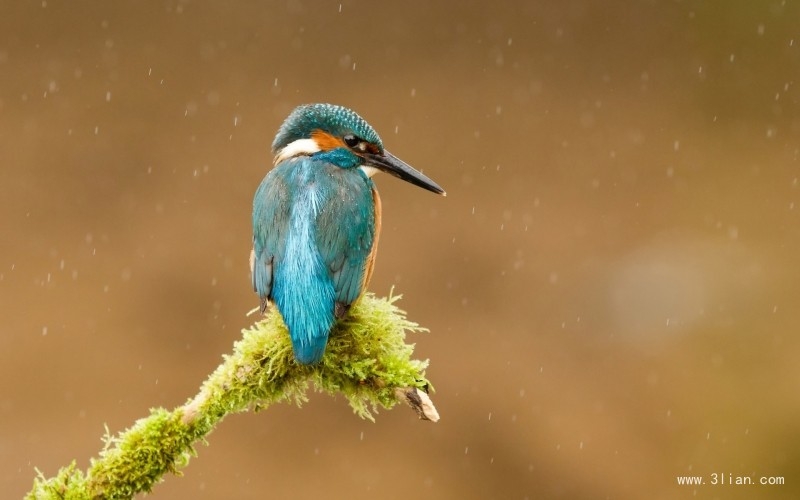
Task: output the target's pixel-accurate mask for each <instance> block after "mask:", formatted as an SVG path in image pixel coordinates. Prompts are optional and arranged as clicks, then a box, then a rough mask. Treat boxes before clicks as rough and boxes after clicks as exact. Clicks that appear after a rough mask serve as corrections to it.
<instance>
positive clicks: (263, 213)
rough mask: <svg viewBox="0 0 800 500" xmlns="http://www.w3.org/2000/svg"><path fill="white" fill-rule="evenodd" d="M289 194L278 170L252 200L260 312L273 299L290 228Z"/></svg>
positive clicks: (252, 266) (252, 268)
mask: <svg viewBox="0 0 800 500" xmlns="http://www.w3.org/2000/svg"><path fill="white" fill-rule="evenodd" d="M289 201H290V200H289V192H288V189H287V185H286V183H285V181H284V179H283V177H282V176H280V175H276V174H275V170H273V171H271V172H270V173H269V174H267V176H266V177H264V180H263V181H262V182H261V185H260V186H259V187H258V190H257V191H256V194H255V198H254V199H253V251H252V253H251V254H250V272H251V275H252V278H253V289H254V290H255V291H256V292H257V293H258V296H259V297H260V298H261V311H262V312H263V311H264V310H265V309H266V307H267V302H268V301H269V300H271V299H272V281H273V272H274V266H273V265H274V263H275V261H276V260H277V261H279V262H280V260H281V259H282V257H283V252H284V249H285V245H286V233H287V230H288V225H289V215H288V214H289V209H288V207H289Z"/></svg>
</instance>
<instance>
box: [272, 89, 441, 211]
mask: <svg viewBox="0 0 800 500" xmlns="http://www.w3.org/2000/svg"><path fill="white" fill-rule="evenodd" d="M272 152H273V154H274V155H275V164H278V163H279V162H281V161H283V160H286V159H289V158H293V157H295V156H313V157H317V158H319V159H323V160H325V161H328V162H329V163H332V164H334V165H336V166H338V167H341V168H361V169H362V170H363V171H364V173H365V174H366V175H367V176H368V177H372V175H374V174H375V173H376V172H377V171H379V170H380V171H383V172H386V173H388V174H391V175H393V176H395V177H398V178H400V179H403V180H404V181H407V182H410V183H411V184H414V185H416V186H419V187H421V188H424V189H427V190H428V191H433V192H434V193H438V194H442V195H443V194H445V192H444V189H442V188H441V187H440V186H439V185H438V184H436V183H435V182H434V181H433V180H431V179H429V178H428V177H427V176H425V175H424V174H422V173H421V172H418V171H417V170H415V169H414V168H413V167H411V166H410V165H408V164H407V163H405V162H404V161H402V160H401V159H399V158H397V157H396V156H394V155H393V154H391V153H390V152H388V151H386V150H385V149H384V148H383V143H382V142H381V138H380V137H379V136H378V133H377V132H375V129H373V128H372V127H371V126H370V125H369V123H367V122H366V121H365V120H364V119H363V118H361V117H360V116H358V115H357V114H356V113H355V111H352V110H350V109H347V108H345V107H342V106H336V105H334V104H305V105H302V106H298V107H297V108H295V109H294V111H292V112H291V113H290V114H289V116H288V117H287V118H286V120H284V122H283V125H281V128H280V129H279V130H278V134H277V135H276V136H275V140H274V141H273V142H272Z"/></svg>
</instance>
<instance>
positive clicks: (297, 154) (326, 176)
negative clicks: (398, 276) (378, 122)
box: [250, 104, 445, 364]
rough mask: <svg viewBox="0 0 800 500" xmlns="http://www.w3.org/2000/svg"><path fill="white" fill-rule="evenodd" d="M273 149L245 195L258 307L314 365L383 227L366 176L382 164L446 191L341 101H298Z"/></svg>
mask: <svg viewBox="0 0 800 500" xmlns="http://www.w3.org/2000/svg"><path fill="white" fill-rule="evenodd" d="M272 153H273V154H274V155H275V156H274V165H275V166H274V168H273V169H272V170H271V171H270V172H269V173H268V174H267V175H266V177H265V178H264V180H263V181H262V182H261V185H260V186H259V187H258V190H257V191H256V194H255V198H254V200H253V250H252V252H251V254H250V271H251V275H252V279H253V288H254V289H255V291H256V292H257V293H258V295H259V297H260V298H261V312H262V313H263V312H264V311H265V310H266V308H267V305H268V304H270V303H272V304H274V305H275V306H276V307H277V308H278V311H280V313H281V316H282V317H283V320H284V323H285V324H286V326H287V328H288V329H289V335H290V337H291V340H292V346H293V349H294V356H295V359H296V360H297V361H298V362H299V363H301V364H313V363H317V362H319V361H320V359H322V355H323V354H324V352H325V346H326V345H327V343H328V334H329V332H330V330H331V328H332V327H333V325H334V323H335V322H336V320H337V319H340V318H342V317H344V316H346V315H347V312H348V310H349V309H350V306H351V305H352V304H353V303H354V302H355V301H357V300H358V299H359V297H361V295H362V294H363V293H364V292H365V291H366V288H367V284H368V283H369V280H370V277H371V276H372V270H373V265H374V263H375V252H376V249H377V244H378V235H379V233H380V227H381V201H380V197H379V196H378V191H377V190H376V189H375V184H374V183H373V182H372V176H373V175H374V174H375V173H376V172H378V171H383V172H387V173H389V174H391V175H393V176H395V177H399V178H400V179H403V180H405V181H408V182H410V183H412V184H414V185H417V186H419V187H422V188H424V189H427V190H428V191H433V192H434V193H438V194H442V195H444V194H445V192H444V190H443V189H442V188H441V187H439V185H438V184H436V183H435V182H434V181H432V180H431V179H429V178H428V177H426V176H425V175H423V174H422V173H420V172H418V171H416V170H414V169H413V168H412V167H411V166H410V165H408V164H406V163H405V162H403V161H402V160H400V159H399V158H397V157H396V156H394V155H392V154H391V153H389V152H388V151H386V150H385V149H384V148H383V143H382V142H381V139H380V137H378V134H377V133H376V132H375V130H374V129H373V128H372V127H371V126H370V125H369V124H368V123H367V122H366V121H364V119H363V118H361V117H360V116H358V115H357V114H356V113H355V112H353V111H351V110H349V109H347V108H344V107H342V106H335V105H332V104H308V105H303V106H299V107H297V108H296V109H295V110H294V111H292V112H291V114H289V116H288V117H287V118H286V120H285V121H284V122H283V125H281V127H280V129H279V130H278V134H277V135H276V136H275V140H274V141H273V143H272Z"/></svg>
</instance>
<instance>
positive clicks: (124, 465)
mask: <svg viewBox="0 0 800 500" xmlns="http://www.w3.org/2000/svg"><path fill="white" fill-rule="evenodd" d="M398 299H399V297H389V298H385V299H381V298H376V297H374V296H373V295H371V294H368V295H366V296H365V297H363V298H362V300H360V301H359V302H358V303H357V304H355V305H354V306H353V309H352V310H351V312H350V315H349V316H348V318H347V319H346V320H344V321H340V322H339V323H338V324H337V325H336V327H335V328H334V329H333V331H332V332H331V336H330V340H329V342H328V347H327V349H326V352H325V356H324V357H323V359H322V362H321V363H319V364H318V365H315V366H303V365H299V364H297V363H296V362H295V361H294V357H293V355H292V346H291V342H290V341H289V335H288V332H287V331H286V327H285V326H284V324H283V320H282V319H281V317H280V314H278V313H277V312H276V311H274V310H273V311H271V312H270V313H268V314H267V315H266V316H265V317H264V318H263V319H262V320H261V321H258V322H257V323H255V324H254V325H253V326H251V327H250V328H247V329H245V330H243V332H242V339H241V340H239V341H238V342H236V343H235V344H234V349H233V352H232V353H231V354H230V355H225V356H223V363H222V364H221V365H220V366H219V367H217V369H216V370H215V371H214V372H213V373H212V374H211V375H210V376H209V378H208V379H207V380H206V381H205V383H204V384H203V385H202V387H201V389H200V393H199V394H198V395H197V396H195V397H194V398H193V399H191V400H189V401H188V402H187V403H186V404H185V405H184V406H181V407H179V408H176V409H174V410H172V411H168V410H165V409H162V408H157V409H153V410H151V412H150V415H149V416H148V417H145V418H143V419H140V420H138V421H137V422H136V423H135V424H134V425H133V427H131V428H129V429H128V430H126V431H123V432H121V433H120V434H118V435H117V436H113V437H112V436H110V435H108V434H107V436H106V439H105V448H104V449H103V450H102V451H101V452H100V454H99V456H98V458H96V459H92V461H91V465H90V467H89V470H88V472H87V473H86V474H84V473H83V472H82V471H81V470H79V469H78V468H77V467H76V465H75V463H74V462H73V463H72V464H70V465H69V466H67V467H64V468H62V469H61V470H60V471H59V472H58V474H57V475H56V476H55V477H52V478H46V477H45V476H44V475H43V474H42V473H41V472H39V475H38V477H37V478H36V479H35V480H34V483H33V489H32V490H31V491H30V492H29V493H28V496H27V498H29V499H68V500H73V499H91V498H109V499H117V498H120V499H121V498H131V497H132V496H133V495H135V494H136V493H139V492H149V491H150V490H151V489H152V488H153V486H154V485H155V484H157V483H158V482H159V481H161V480H162V478H163V476H164V475H165V474H166V473H173V474H180V469H181V468H182V467H185V466H186V465H187V464H188V462H189V459H190V458H191V457H192V456H193V455H194V454H195V450H194V446H195V444H196V443H198V442H203V441H204V439H205V436H207V435H208V433H209V432H211V431H212V430H213V429H214V427H215V426H216V425H217V424H218V423H219V422H220V420H222V419H223V418H224V417H225V416H226V415H229V414H231V413H236V412H241V411H246V410H248V409H253V410H260V409H263V408H266V407H268V406H269V405H271V404H273V403H279V402H290V403H294V404H297V405H301V404H302V403H303V402H305V401H306V400H307V396H306V393H307V390H308V386H309V383H311V384H313V386H314V388H315V389H316V390H317V391H320V392H327V393H329V394H339V393H341V394H343V395H344V396H345V397H346V398H347V400H348V402H349V403H350V406H351V407H352V408H353V411H354V412H355V413H356V414H357V415H359V416H360V417H362V418H367V419H370V420H374V414H375V412H376V411H377V410H378V409H379V408H381V407H382V408H386V409H389V408H392V407H393V406H394V405H395V404H397V402H398V400H397V395H396V390H397V389H399V388H411V387H414V388H418V389H422V390H426V391H427V388H428V387H429V386H430V384H429V382H428V380H427V379H426V378H425V368H426V367H427V365H428V362H427V361H418V360H413V359H411V355H412V353H413V350H414V346H413V344H406V343H405V335H406V332H420V331H425V329H424V328H421V327H419V326H418V325H417V324H416V323H413V322H411V321H409V320H408V319H407V318H406V316H405V313H404V312H403V311H401V310H400V309H398V308H397V307H396V306H395V305H394V303H395V302H396V301H397V300H398Z"/></svg>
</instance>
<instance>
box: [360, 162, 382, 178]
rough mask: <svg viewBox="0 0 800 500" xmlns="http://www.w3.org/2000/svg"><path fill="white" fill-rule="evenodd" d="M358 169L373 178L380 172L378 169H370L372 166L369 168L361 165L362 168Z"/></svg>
mask: <svg viewBox="0 0 800 500" xmlns="http://www.w3.org/2000/svg"><path fill="white" fill-rule="evenodd" d="M358 168H360V169H361V170H363V171H364V173H365V174H367V177H372V176H373V175H375V174H377V173H378V172H380V170H378V169H377V168H375V167H370V166H368V165H361V166H360V167H358Z"/></svg>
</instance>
